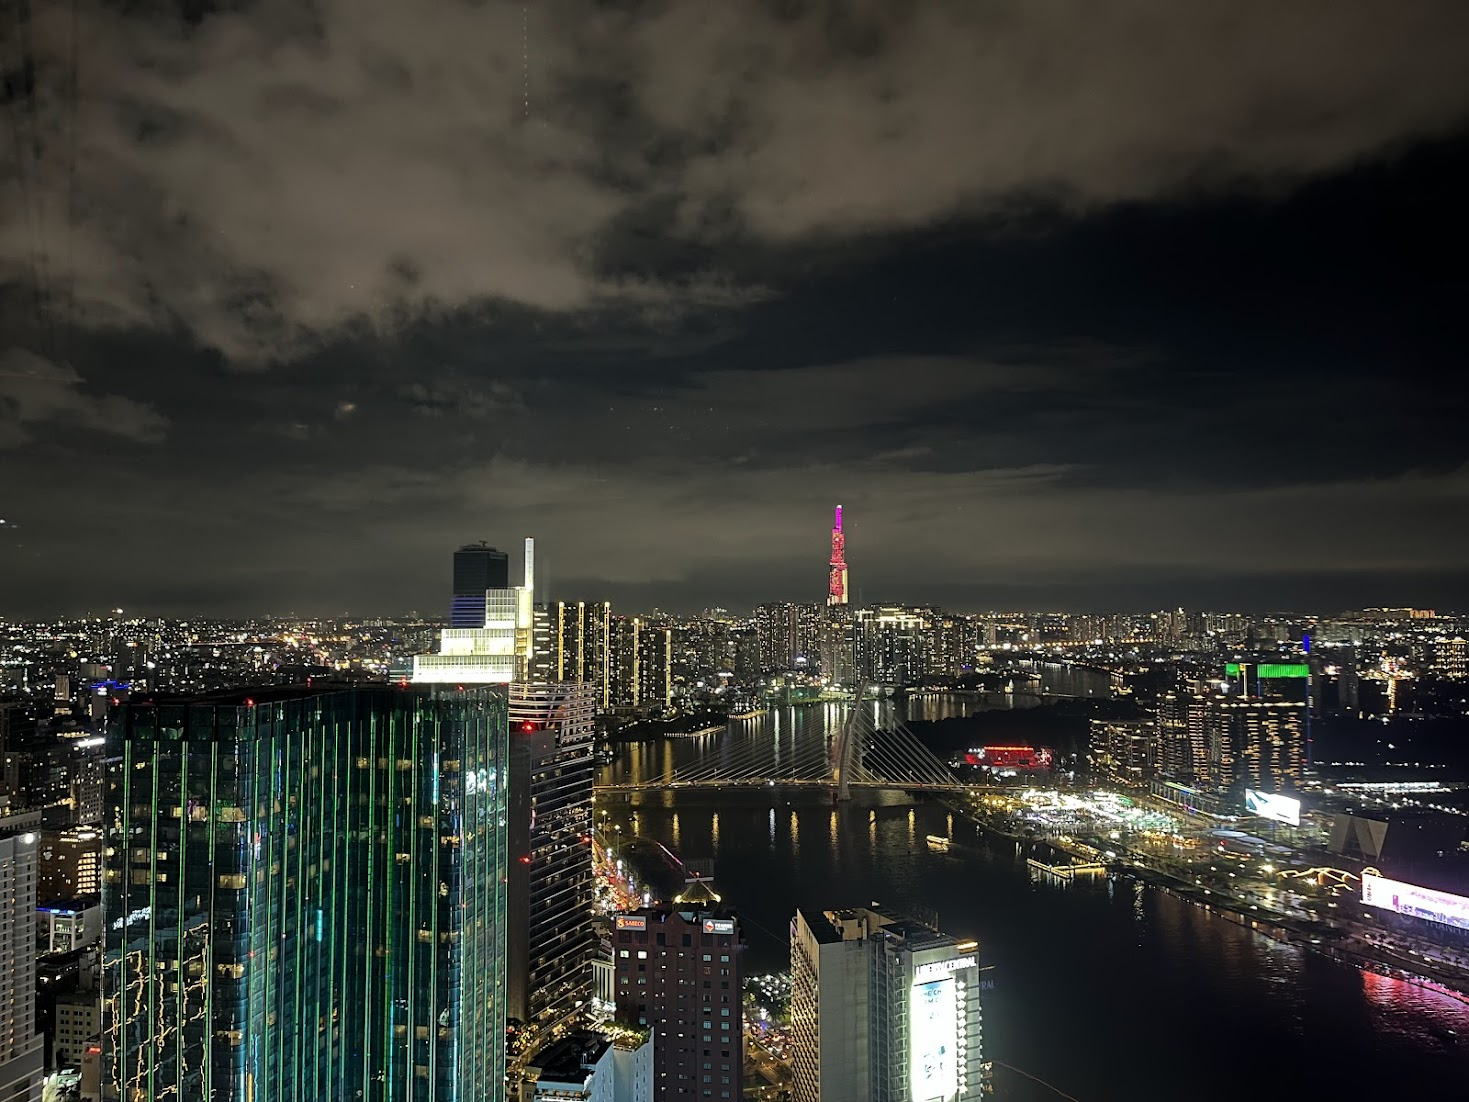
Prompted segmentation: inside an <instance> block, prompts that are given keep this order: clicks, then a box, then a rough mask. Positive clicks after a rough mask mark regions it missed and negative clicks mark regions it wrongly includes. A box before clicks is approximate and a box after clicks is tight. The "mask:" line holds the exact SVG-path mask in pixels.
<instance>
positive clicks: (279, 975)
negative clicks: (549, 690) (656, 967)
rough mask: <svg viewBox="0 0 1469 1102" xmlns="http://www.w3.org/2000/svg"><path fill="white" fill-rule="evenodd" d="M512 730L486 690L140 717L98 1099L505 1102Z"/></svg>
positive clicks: (497, 698)
mask: <svg viewBox="0 0 1469 1102" xmlns="http://www.w3.org/2000/svg"><path fill="white" fill-rule="evenodd" d="M506 722H507V721H506V705H505V699H504V696H503V695H501V694H499V693H497V692H495V691H493V690H491V689H485V688H478V689H469V690H467V691H465V690H453V689H437V688H436V689H427V690H425V689H408V688H403V689H391V688H388V687H386V686H383V687H374V688H355V689H351V690H347V691H335V692H316V691H312V690H309V689H272V690H264V691H261V692H259V693H257V694H255V695H254V696H253V697H247V696H245V695H244V694H241V693H234V694H217V695H213V696H206V697H196V698H192V699H185V700H180V701H178V702H170V703H157V704H153V703H133V704H129V705H128V706H126V707H125V708H124V709H123V710H122V712H121V714H120V715H119V717H118V718H117V719H116V720H115V721H114V723H113V726H112V729H111V733H110V735H109V738H110V741H111V746H112V749H113V752H114V755H115V757H114V762H115V764H114V767H113V772H112V774H111V777H110V785H109V808H108V814H107V819H106V831H107V850H106V867H105V884H104V906H105V918H106V923H107V926H106V928H107V935H106V937H107V940H106V946H105V955H104V961H103V992H104V994H103V1005H104V1031H103V1047H104V1068H105V1069H106V1070H105V1072H104V1075H103V1084H104V1088H103V1096H104V1097H105V1098H108V1099H120V1100H122V1102H156V1100H159V1099H167V1100H171V1102H190V1100H192V1099H203V1100H207V1102H265V1100H269V1102H316V1100H317V1099H353V1100H360V1102H483V1100H491V1102H495V1100H499V1099H503V1098H504V1087H503V1084H504V1076H505V1047H504V1045H505V911H506V900H505V893H506V888H505V881H506V877H507V874H508V869H507V861H506V843H507V839H506V816H507V813H508V806H509V804H508V784H507V783H506V758H507V745H506V736H507V731H506Z"/></svg>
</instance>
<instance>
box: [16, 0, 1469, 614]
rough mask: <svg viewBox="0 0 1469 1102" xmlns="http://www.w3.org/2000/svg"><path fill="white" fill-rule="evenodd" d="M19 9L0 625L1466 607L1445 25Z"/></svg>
mask: <svg viewBox="0 0 1469 1102" xmlns="http://www.w3.org/2000/svg"><path fill="white" fill-rule="evenodd" d="M53 8H55V9H57V10H55V11H53V10H51V9H53ZM64 8H65V6H64V5H62V6H58V5H51V6H49V7H46V8H45V10H43V11H38V12H37V20H38V22H37V25H36V28H35V30H36V34H35V41H36V43H37V49H38V51H39V54H40V60H41V65H40V68H39V70H38V73H39V79H38V82H37V85H36V99H35V102H34V107H35V113H34V114H32V113H31V110H30V108H31V106H32V104H31V101H30V100H29V99H28V98H27V97H25V96H19V97H13V98H12V100H11V101H10V102H8V103H6V104H5V105H4V110H5V111H6V112H7V114H8V115H9V116H10V117H9V118H8V119H7V122H11V121H13V122H16V123H17V124H19V126H20V128H21V131H22V132H24V131H25V130H27V129H28V128H30V127H31V126H32V125H33V124H34V126H35V128H36V135H37V139H38V140H37V142H36V143H35V144H38V145H39V147H40V148H41V150H42V154H41V156H40V157H39V159H37V158H33V157H30V156H25V157H23V158H22V159H21V160H20V161H18V162H17V161H11V162H4V164H5V167H6V168H8V169H10V170H11V173H10V175H11V176H13V177H14V179H13V181H11V182H13V183H14V184H16V185H18V186H16V187H15V188H13V189H12V194H13V195H15V196H17V197H19V198H21V199H23V200H25V202H21V203H0V280H6V281H9V286H8V287H7V288H4V289H0V325H3V326H4V327H5V331H6V333H7V344H6V347H7V348H8V349H9V351H7V352H5V353H4V355H5V357H6V358H5V359H4V360H3V361H0V363H3V365H4V366H3V369H0V447H5V448H7V449H8V450H7V451H6V452H5V453H4V454H5V461H6V465H5V474H6V477H5V479H4V480H3V483H0V515H5V516H6V517H7V518H13V521H14V522H15V523H17V524H19V527H18V528H17V529H16V530H15V531H7V532H6V534H5V535H4V537H3V539H0V577H6V578H24V579H27V583H26V585H25V588H24V590H23V591H15V592H5V593H0V614H15V613H17V612H19V611H32V612H48V611H53V610H57V609H66V610H86V609H95V608H104V607H113V606H116V605H122V606H123V607H135V606H138V605H139V604H142V605H146V606H149V607H150V608H153V609H156V610H157V611H190V610H205V611H221V612H228V611H251V610H254V609H262V608H269V609H276V610H285V609H298V610H316V611H341V610H343V609H347V608H355V609H358V610H362V611H391V610H394V609H402V608H406V607H412V606H417V607H421V608H426V609H435V608H437V607H438V606H439V605H440V604H441V603H442V592H441V590H442V587H443V579H442V574H443V565H444V556H445V554H446V549H447V548H449V547H451V546H453V545H455V544H457V543H459V542H461V541H462V540H464V539H467V538H481V537H483V538H488V539H490V540H492V541H497V542H500V543H502V544H507V543H509V542H511V541H512V540H514V539H516V538H517V537H519V536H521V535H524V534H533V535H536V536H537V537H538V538H539V539H540V541H541V562H542V564H543V567H544V570H543V581H544V582H546V583H547V584H548V586H549V588H550V590H551V592H553V593H554V594H557V595H565V596H588V597H593V596H598V595H599V594H606V595H610V596H613V597H615V598H616V599H618V600H628V601H636V602H639V603H641V604H652V603H655V602H656V603H663V604H665V605H671V606H675V607H686V608H693V607H699V606H702V605H705V604H710V603H718V602H726V603H733V602H737V601H741V600H754V599H763V598H767V597H801V596H806V597H810V596H812V595H816V594H819V593H820V592H821V591H822V581H823V578H822V570H823V563H824V558H825V541H826V525H827V524H828V522H829V520H828V518H829V516H830V508H831V506H832V505H833V504H834V503H836V502H837V501H841V502H842V503H843V504H845V505H846V506H847V507H848V514H847V515H848V519H849V527H850V549H851V559H852V562H853V575H852V577H853V584H854V586H855V587H856V589H857V590H858V592H859V593H860V594H861V595H863V596H864V597H866V598H867V599H869V600H879V599H908V600H914V601H917V600H932V601H939V602H946V603H956V604H960V605H961V606H965V607H973V606H975V605H980V604H985V603H1003V602H1004V601H1005V600H1007V599H1017V598H1018V597H1022V596H1023V597H1025V598H1026V602H1027V603H1031V604H1035V605H1053V606H1054V605H1058V604H1069V605H1071V606H1073V607H1083V606H1085V607H1098V608H1100V607H1116V606H1117V605H1119V604H1123V603H1127V602H1132V601H1143V600H1147V601H1157V602H1158V603H1168V604H1177V603H1179V602H1180V601H1193V600H1196V599H1197V600H1203V599H1209V600H1218V601H1220V602H1221V603H1236V604H1241V605H1250V604H1258V603H1261V602H1263V601H1265V600H1266V599H1267V597H1268V599H1269V600H1277V599H1280V598H1281V597H1282V596H1284V597H1290V596H1291V595H1292V594H1298V595H1300V597H1301V599H1302V600H1309V601H1311V602H1316V601H1335V602H1337V603H1340V604H1348V603H1352V602H1353V601H1354V600H1355V601H1357V602H1358V603H1375V602H1384V601H1385V602H1391V601H1393V600H1415V601H1422V602H1426V603H1433V602H1434V601H1435V600H1437V601H1438V602H1440V603H1441V602H1442V601H1444V600H1447V599H1449V597H1444V596H1440V597H1438V598H1434V597H1433V596H1432V594H1431V592H1430V593H1429V594H1428V595H1427V596H1425V592H1424V591H1425V590H1428V591H1431V590H1433V589H1434V587H1438V591H1439V592H1440V593H1445V594H1449V595H1451V596H1452V595H1457V597H1456V598H1455V599H1460V600H1465V601H1469V572H1466V571H1464V569H1463V568H1462V567H1461V565H1460V559H1461V558H1462V556H1460V555H1459V554H1458V552H1457V549H1458V548H1459V547H1460V546H1462V543H1463V540H1464V538H1465V537H1466V536H1469V532H1466V531H1465V527H1464V521H1463V520H1462V517H1464V516H1466V515H1469V512H1466V510H1465V509H1464V507H1463V506H1464V498H1465V494H1466V475H1465V471H1466V469H1469V467H1466V464H1469V454H1466V451H1465V448H1464V445H1463V433H1462V424H1463V422H1464V418H1465V416H1466V415H1469V390H1466V386H1465V383H1464V380H1463V378H1462V373H1461V372H1459V373H1457V374H1448V373H1447V372H1448V371H1449V370H1453V371H1456V372H1457V371H1458V369H1459V368H1461V366H1462V364H1463V362H1464V359H1465V356H1466V355H1469V340H1466V337H1465V333H1464V331H1463V330H1462V326H1461V325H1460V324H1458V323H1457V322H1455V321H1454V320H1453V319H1454V318H1455V317H1456V316H1458V315H1460V314H1461V313H1462V309H1463V304H1464V298H1465V287H1464V283H1463V277H1462V269H1461V260H1460V258H1461V256H1462V245H1463V243H1464V242H1465V240H1466V235H1465V234H1464V233H1463V216H1462V195H1463V194H1464V189H1465V188H1466V187H1469V138H1466V136H1465V133H1464V130H1463V127H1464V124H1465V119H1466V111H1469V84H1466V82H1465V81H1464V80H1463V78H1462V58H1461V56H1460V54H1461V52H1462V51H1461V47H1460V43H1461V42H1462V41H1464V40H1465V39H1466V32H1469V8H1465V7H1464V6H1463V5H1461V4H1458V3H1455V2H1452V0H1443V2H1437V3H1434V2H1428V0H1403V2H1401V3H1394V4H1373V3H1350V4H1348V3H1335V2H1333V3H1327V2H1324V0H1322V2H1316V0H1309V2H1305V3H1298V4H1293V5H1288V6H1281V5H1266V4H1239V3H1229V4H1226V3H1222V2H1221V3H1216V2H1213V0H1206V2H1202V3H1193V4H1187V5H1179V4H1174V3H1167V2H1164V0H1154V2H1150V3H1143V2H1140V0H1124V2H1121V3H1114V4H1107V5H1096V4H1086V3H1081V2H1079V0H1078V2H1074V3H1073V2H1060V0H1058V2H1056V3H1025V4H1020V3H1016V4H998V3H989V2H976V0H956V2H953V3H946V2H940V0H934V2H931V3H930V2H924V3H860V2H854V3H843V4H838V3H818V2H814V0H813V2H810V3H796V4H790V3H748V4H723V5H719V4H698V3H674V2H665V3H655V2H646V3H629V4H621V5H608V4H603V5H585V4H579V3H572V2H571V0H546V2H543V3H535V4H531V5H527V6H522V5H520V4H514V3H499V2H494V0H492V2H489V3H477V4H471V3H459V2H451V0H441V2H437V3H434V4H431V5H429V6H427V7H424V6H422V5H418V6H415V5H403V4H392V3H387V2H386V0H365V2H364V0H352V2H350V3H348V2H346V0H328V2H323V3H316V4H312V5H302V4H299V3H288V2H285V0H259V2H256V3H247V4H243V5H233V6H222V8H221V10H217V11H203V12H202V13H200V14H198V15H197V17H196V18H192V19H190V20H187V21H183V22H180V21H179V19H178V16H177V14H176V12H174V10H173V9H172V8H168V9H167V10H165V6H160V5H155V6H148V5H129V6H127V7H126V8H124V7H122V6H119V5H101V6H99V5H96V4H89V3H85V2H84V3H82V4H80V5H79V11H80V13H81V22H80V23H79V24H78V28H79V31H80V38H79V39H78V40H77V41H78V47H79V49H78V54H79V56H80V57H81V59H82V69H81V70H80V71H79V74H78V75H79V77H80V82H79V87H80V89H81V98H80V100H79V101H78V103H77V108H78V110H77V113H76V115H75V120H76V122H77V124H78V125H77V127H76V128H75V129H72V125H71V124H72V118H73V116H72V115H71V114H70V112H69V111H68V109H67V104H66V99H65V96H64V95H63V92H64V90H65V88H66V87H67V86H68V84H67V81H66V79H65V78H66V76H67V72H66V59H67V58H68V57H69V55H70V50H69V47H70V41H71V40H70V35H71V30H72V25H71V24H70V23H69V22H68V20H67V18H66V13H65V11H64V10H62V9H64ZM523 12H524V13H526V14H527V15H528V16H529V18H528V20H527V21H525V22H524V23H523V22H522V13H523ZM527 31H528V34H527ZM13 61H14V59H13V58H11V57H9V55H7V56H6V58H5V62H6V64H7V65H10V64H12V63H13ZM527 91H528V92H529V97H530V98H529V109H527V102H526V95H527ZM73 139H74V140H75V145H74V148H75V158H74V160H73V159H71V158H70V157H69V156H68V151H70V150H71V149H72V148H73V144H72V143H73ZM32 147H33V146H32V145H30V144H27V143H25V142H22V144H21V145H20V146H19V147H17V148H19V150H20V151H21V152H23V153H24V152H26V151H27V150H28V149H30V148H32ZM15 152H16V149H15V148H12V147H10V146H6V147H5V152H4V153H3V154H0V156H6V157H13V156H14V155H15ZM73 168H74V173H73V172H72V171H71V170H72V169H73ZM68 211H70V212H71V216H70V217H68ZM73 291H74V292H75V302H73V301H72V292H73ZM12 346H13V347H12ZM1440 375H1442V376H1443V378H1442V379H1441V380H1440V379H1439V378H1438V377H1439V376H1440ZM82 501H84V502H85V508H84V509H79V508H78V505H77V503H78V502H82ZM79 516H83V517H84V518H85V519H84V522H80V523H84V526H85V533H86V537H87V538H78V524H79V521H78V517H79ZM98 541H102V542H103V543H104V545H105V546H106V548H107V555H106V566H105V569H100V568H99V565H98V559H97V555H96V549H95V548H96V544H97V542H98ZM1374 580H1375V581H1374ZM1373 585H1375V586H1376V587H1377V588H1376V589H1375V590H1374V591H1373V592H1371V593H1366V592H1363V593H1362V595H1361V596H1360V598H1358V596H1357V588H1359V587H1363V586H1366V587H1369V588H1370V587H1371V586H1373ZM1231 593H1234V594H1236V596H1235V598H1234V600H1233V601H1232V602H1231V601H1228V600H1225V598H1227V597H1228V596H1229V594H1231ZM1048 598H1049V599H1048Z"/></svg>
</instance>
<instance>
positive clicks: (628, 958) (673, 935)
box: [612, 885, 859, 1102]
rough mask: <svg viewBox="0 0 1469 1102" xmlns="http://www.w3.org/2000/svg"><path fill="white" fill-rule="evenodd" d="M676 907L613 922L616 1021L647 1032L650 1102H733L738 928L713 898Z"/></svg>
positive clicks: (738, 1085)
mask: <svg viewBox="0 0 1469 1102" xmlns="http://www.w3.org/2000/svg"><path fill="white" fill-rule="evenodd" d="M696 886H697V885H696ZM694 896H698V898H694ZM680 900H682V901H680ZM680 900H675V901H674V903H673V904H672V905H671V906H662V905H660V906H655V907H642V908H639V909H638V910H636V911H629V912H626V913H624V914H620V915H617V916H616V917H615V918H614V919H613V931H612V954H613V956H612V966H613V971H614V973H615V975H616V982H617V995H616V1007H617V1019H618V1021H620V1022H621V1023H623V1024H624V1025H627V1026H632V1027H646V1028H649V1029H652V1030H653V1034H654V1042H653V1067H654V1072H655V1074H654V1079H653V1098H654V1102H675V1100H678V1099H688V1100H690V1102H701V1100H702V1099H705V1098H711V1099H721V1100H732V1099H738V1098H740V1097H742V1096H743V1094H744V1086H745V1082H744V1077H745V1051H744V1045H745V1027H744V1011H743V1009H742V1007H743V998H744V995H743V992H744V967H743V961H742V958H743V956H744V948H745V947H744V944H743V942H742V941H741V940H740V929H739V921H738V919H736V917H735V916H734V914H733V913H731V912H730V911H728V910H726V909H725V908H723V907H721V906H719V898H718V896H714V895H712V894H709V893H704V894H702V895H701V894H700V893H697V892H693V893H686V894H685V896H682V897H680ZM828 1097H831V1098H836V1097H838V1096H837V1095H829V1096H828ZM843 1097H845V1096H843ZM851 1097H853V1098H856V1097H859V1096H858V1095H852V1096H851Z"/></svg>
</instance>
